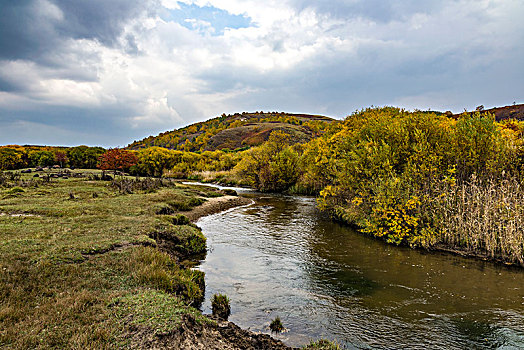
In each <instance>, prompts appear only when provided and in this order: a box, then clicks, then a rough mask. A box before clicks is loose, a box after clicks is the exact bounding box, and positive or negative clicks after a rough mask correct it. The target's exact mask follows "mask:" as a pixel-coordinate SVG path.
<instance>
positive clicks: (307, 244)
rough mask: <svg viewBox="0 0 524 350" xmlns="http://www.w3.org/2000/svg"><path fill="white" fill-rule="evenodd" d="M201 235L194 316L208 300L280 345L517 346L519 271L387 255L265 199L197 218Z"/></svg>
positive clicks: (523, 322)
mask: <svg viewBox="0 0 524 350" xmlns="http://www.w3.org/2000/svg"><path fill="white" fill-rule="evenodd" d="M198 225H199V226H201V227H202V230H203V232H204V234H205V235H206V236H207V237H208V248H209V249H210V252H209V253H208V254H207V257H206V260H204V261H203V262H202V264H201V265H200V267H199V268H200V269H201V270H203V271H204V272H206V301H205V303H204V305H203V310H204V312H210V302H209V299H210V297H211V296H212V294H213V293H216V292H221V293H226V294H227V295H228V296H229V297H230V299H231V307H232V313H231V317H230V320H231V321H233V322H235V323H237V324H238V325H240V326H241V327H244V328H250V329H252V330H254V331H262V332H266V333H269V330H268V325H269V322H270V321H271V319H273V318H274V317H275V316H280V317H281V319H282V321H283V323H284V325H285V326H286V328H288V329H289V332H287V333H285V334H282V335H280V336H279V338H280V339H282V340H284V341H285V342H287V343H288V344H289V345H302V344H304V343H306V342H308V341H309V340H310V339H312V338H318V337H325V338H329V339H337V340H339V341H340V342H342V343H343V344H344V345H346V346H347V347H348V348H383V349H386V348H387V349H405V348H431V349H464V348H480V349H482V348H486V349H487V348H496V347H500V348H512V347H513V348H524V304H523V303H524V298H523V297H524V273H523V272H522V271H520V270H515V269H507V268H504V267H500V266H496V265H493V264H489V263H484V262H477V261H474V260H466V259H463V258H460V257H455V256H449V255H443V254H430V253H423V252H419V251H414V250H411V249H405V248H402V247H393V246H389V245H386V244H383V243H382V242H379V241H376V240H373V239H370V238H368V237H365V236H362V235H360V234H356V233H355V232H353V231H352V230H351V229H349V228H348V227H344V226H341V225H338V224H336V223H333V222H331V221H329V220H326V219H325V218H323V216H321V215H318V213H317V211H316V209H315V201H314V199H312V198H301V197H289V196H287V197H286V196H264V197H263V198H259V199H256V203H255V204H253V205H251V206H247V207H242V208H236V209H233V210H230V211H228V212H226V213H222V214H216V215H211V216H208V217H205V218H202V219H201V220H199V222H198Z"/></svg>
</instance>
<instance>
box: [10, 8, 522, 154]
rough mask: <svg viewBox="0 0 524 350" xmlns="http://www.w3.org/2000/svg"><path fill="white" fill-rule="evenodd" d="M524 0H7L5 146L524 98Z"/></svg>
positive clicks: (103, 140)
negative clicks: (274, 116)
mask: <svg viewBox="0 0 524 350" xmlns="http://www.w3.org/2000/svg"><path fill="white" fill-rule="evenodd" d="M523 17H524V1H522V0H425V1H420V0H396V1H386V0H340V1H333V0H278V1H276V0H266V1H259V0H256V1H255V0H209V1H204V0H183V1H176V0H136V1H133V0H89V1H82V0H76V1H75V0H16V1H14V0H0V145H5V144H39V145H63V146H75V145H81V144H85V145H100V146H104V147H121V146H126V145H127V144H129V143H131V142H133V141H134V140H139V139H142V138H144V137H147V136H149V135H156V134H158V133H160V132H164V131H167V130H173V129H175V128H179V127H182V126H185V125H188V124H191V123H194V122H197V121H204V120H207V119H210V118H213V117H216V116H219V115H221V114H222V113H226V114H228V113H236V112H243V111H248V112H254V111H260V110H262V111H283V112H295V113H311V114H321V115H327V116H330V117H334V118H338V119H342V118H344V117H345V116H347V115H349V114H351V113H352V112H354V111H356V110H359V109H362V108H366V107H370V106H385V105H388V106H398V107H402V108H406V109H410V110H413V109H420V110H428V109H431V110H439V111H447V110H451V111H453V112H456V113H458V112H461V111H463V110H464V109H467V110H473V109H475V107H476V106H479V105H484V106H485V108H490V107H496V106H505V105H510V104H513V102H516V103H524V21H523V20H522V18H523Z"/></svg>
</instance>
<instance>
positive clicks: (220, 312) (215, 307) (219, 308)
mask: <svg viewBox="0 0 524 350" xmlns="http://www.w3.org/2000/svg"><path fill="white" fill-rule="evenodd" d="M211 310H212V313H213V316H216V317H218V318H220V319H222V320H226V321H227V318H228V317H229V315H230V314H231V307H230V304H229V298H228V297H227V296H226V295H224V294H214V295H213V299H211Z"/></svg>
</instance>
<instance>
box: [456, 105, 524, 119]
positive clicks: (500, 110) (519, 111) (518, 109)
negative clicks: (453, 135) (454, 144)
mask: <svg viewBox="0 0 524 350" xmlns="http://www.w3.org/2000/svg"><path fill="white" fill-rule="evenodd" d="M480 110H481V112H482V113H491V114H493V115H494V116H495V120H496V121H501V120H504V119H515V120H524V104H518V105H517V104H515V105H511V106H505V107H495V108H491V109H482V108H481V109H480ZM468 113H475V112H468ZM461 114H462V113H460V114H455V115H454V117H455V118H457V117H460V115H461Z"/></svg>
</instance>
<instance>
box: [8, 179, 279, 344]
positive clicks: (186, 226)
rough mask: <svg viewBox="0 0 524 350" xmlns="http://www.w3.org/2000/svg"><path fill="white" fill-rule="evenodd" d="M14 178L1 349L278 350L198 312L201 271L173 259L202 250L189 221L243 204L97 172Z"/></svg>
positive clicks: (217, 194) (208, 192) (204, 191)
mask: <svg viewBox="0 0 524 350" xmlns="http://www.w3.org/2000/svg"><path fill="white" fill-rule="evenodd" d="M58 171H61V170H56V171H54V170H53V174H54V173H55V172H58ZM12 178H13V181H12V182H8V183H4V184H3V186H2V187H1V188H0V214H1V215H0V347H1V348H13V349H15V348H16V349H25V348H31V349H40V348H41V349H45V348H84V349H118V348H184V347H185V348H188V349H193V348H216V349H222V348H224V349H236V348H246V349H248V348H268V349H269V348H277V349H279V348H280V349H287V347H286V346H285V345H283V344H282V343H281V342H279V341H278V340H274V339H272V338H271V337H270V336H268V335H258V334H254V333H250V332H248V331H244V330H241V329H240V328H238V327H236V326H235V325H234V324H231V323H228V322H217V321H216V320H213V319H212V318H209V317H206V316H204V315H202V313H201V312H200V311H198V310H197V309H196V308H195V306H198V304H199V302H200V300H201V299H202V297H203V289H204V274H203V273H201V272H200V271H195V270H193V269H189V268H186V267H184V265H183V264H181V263H182V262H183V261H189V260H191V259H195V258H196V257H201V256H202V254H205V251H206V245H205V237H204V236H203V235H202V233H201V231H200V229H199V228H197V227H196V226H195V225H194V224H192V223H191V221H189V219H191V220H196V219H197V218H200V217H202V216H205V215H209V214H211V213H215V212H219V211H222V210H226V209H229V208H231V207H234V206H239V205H245V204H247V203H249V200H248V199H245V198H242V197H237V196H231V195H227V194H226V195H225V193H223V192H221V191H218V190H216V189H211V188H209V187H207V188H202V187H198V186H188V185H183V184H180V183H176V182H173V181H170V180H163V179H147V178H140V179H137V178H126V177H122V178H118V179H115V180H111V181H104V180H101V177H100V174H99V172H97V171H83V170H75V171H69V172H68V173H67V176H63V177H58V176H57V177H51V176H49V177H45V178H33V176H31V174H29V175H27V174H22V176H21V177H18V176H13V177H12ZM186 215H187V216H186ZM189 305H193V306H189Z"/></svg>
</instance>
